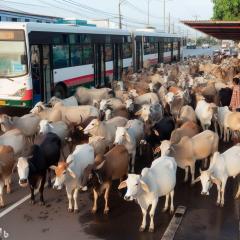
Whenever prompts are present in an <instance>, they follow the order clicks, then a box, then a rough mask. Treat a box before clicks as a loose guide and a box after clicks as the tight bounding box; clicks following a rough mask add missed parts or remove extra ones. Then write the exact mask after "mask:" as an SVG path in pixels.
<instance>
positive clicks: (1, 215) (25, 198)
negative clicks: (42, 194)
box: [0, 178, 55, 218]
mask: <svg viewBox="0 0 240 240" xmlns="http://www.w3.org/2000/svg"><path fill="white" fill-rule="evenodd" d="M54 181H55V178H54V179H52V180H51V183H53V182H54ZM46 186H47V183H45V186H44V188H45V187H46ZM38 192H39V189H36V190H35V191H34V194H37V193H38ZM30 197H31V194H29V195H27V196H25V197H24V198H22V199H20V200H18V201H17V202H15V203H14V204H13V205H11V206H10V207H8V208H6V209H5V210H3V211H2V212H0V218H2V217H4V216H5V215H6V214H8V213H10V212H11V211H12V210H14V209H15V208H17V207H18V206H19V205H21V204H22V203H24V202H25V201H27V200H28V199H29V198H30Z"/></svg>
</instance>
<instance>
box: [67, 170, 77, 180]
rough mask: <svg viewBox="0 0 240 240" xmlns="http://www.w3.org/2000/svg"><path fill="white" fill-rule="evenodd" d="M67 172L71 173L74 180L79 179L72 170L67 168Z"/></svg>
mask: <svg viewBox="0 0 240 240" xmlns="http://www.w3.org/2000/svg"><path fill="white" fill-rule="evenodd" d="M67 171H68V172H69V174H70V175H71V177H72V178H74V179H76V178H77V176H76V174H75V173H74V172H73V171H72V170H71V169H70V168H67Z"/></svg>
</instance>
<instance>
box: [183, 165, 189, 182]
mask: <svg viewBox="0 0 240 240" xmlns="http://www.w3.org/2000/svg"><path fill="white" fill-rule="evenodd" d="M188 172H189V166H186V167H185V177H184V182H187V180H188Z"/></svg>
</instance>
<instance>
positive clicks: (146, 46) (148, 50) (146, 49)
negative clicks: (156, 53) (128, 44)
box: [144, 43, 151, 55]
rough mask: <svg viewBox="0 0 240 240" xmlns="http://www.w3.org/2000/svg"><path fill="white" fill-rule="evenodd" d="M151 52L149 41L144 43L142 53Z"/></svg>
mask: <svg viewBox="0 0 240 240" xmlns="http://www.w3.org/2000/svg"><path fill="white" fill-rule="evenodd" d="M148 54H151V48H150V43H144V55H148Z"/></svg>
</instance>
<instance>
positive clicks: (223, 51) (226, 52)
mask: <svg viewBox="0 0 240 240" xmlns="http://www.w3.org/2000/svg"><path fill="white" fill-rule="evenodd" d="M221 53H222V54H223V55H226V56H230V55H231V52H230V49H229V48H222V50H221Z"/></svg>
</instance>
